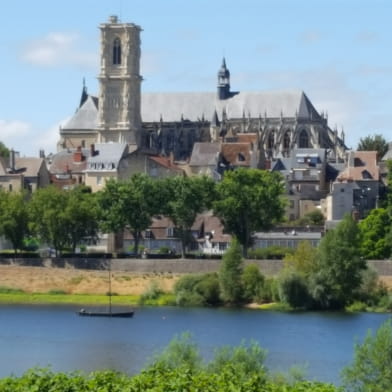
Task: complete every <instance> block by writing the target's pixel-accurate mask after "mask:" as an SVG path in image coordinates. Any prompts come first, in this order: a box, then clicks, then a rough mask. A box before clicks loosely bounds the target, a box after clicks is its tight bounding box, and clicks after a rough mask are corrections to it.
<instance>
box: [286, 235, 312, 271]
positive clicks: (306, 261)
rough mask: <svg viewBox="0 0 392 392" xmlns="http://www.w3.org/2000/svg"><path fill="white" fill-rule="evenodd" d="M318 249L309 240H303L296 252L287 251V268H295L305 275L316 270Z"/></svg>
mask: <svg viewBox="0 0 392 392" xmlns="http://www.w3.org/2000/svg"><path fill="white" fill-rule="evenodd" d="M316 260H317V249H316V248H314V247H313V246H312V244H311V243H310V242H309V241H301V242H300V243H299V244H298V247H297V249H296V250H295V251H294V253H287V254H286V256H285V257H284V259H283V263H284V266H285V268H287V269H293V270H294V271H296V272H298V273H299V274H301V275H303V276H304V277H309V275H310V274H311V273H312V272H313V271H314V270H315V267H316Z"/></svg>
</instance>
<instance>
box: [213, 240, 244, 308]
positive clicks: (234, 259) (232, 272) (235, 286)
mask: <svg viewBox="0 0 392 392" xmlns="http://www.w3.org/2000/svg"><path fill="white" fill-rule="evenodd" d="M242 271H243V259H242V254H241V246H240V244H239V242H238V240H237V239H236V238H235V237H234V238H233V239H232V241H231V244H230V247H229V249H228V250H227V251H226V252H225V254H224V255H223V258H222V262H221V264H220V268H219V274H218V276H219V286H220V292H221V297H222V300H223V301H224V302H226V303H229V304H239V303H241V302H242V300H243V292H244V290H243V285H242Z"/></svg>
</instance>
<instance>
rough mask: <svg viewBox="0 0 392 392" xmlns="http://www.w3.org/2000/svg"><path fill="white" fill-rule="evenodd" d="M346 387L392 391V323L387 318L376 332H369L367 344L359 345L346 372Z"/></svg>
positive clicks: (359, 390) (356, 391)
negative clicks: (373, 333)
mask: <svg viewBox="0 0 392 392" xmlns="http://www.w3.org/2000/svg"><path fill="white" fill-rule="evenodd" d="M342 379H343V384H344V386H345V388H346V389H345V390H347V391H353V392H368V391H371V392H387V391H392V323H391V320H388V321H386V322H385V323H384V324H382V325H381V327H380V328H379V329H378V331H377V332H376V334H375V335H372V333H371V332H370V331H369V332H368V334H367V336H366V338H365V340H364V341H363V343H362V344H361V343H356V344H355V353H354V360H353V362H352V364H350V365H348V366H347V367H346V368H344V370H343V372H342Z"/></svg>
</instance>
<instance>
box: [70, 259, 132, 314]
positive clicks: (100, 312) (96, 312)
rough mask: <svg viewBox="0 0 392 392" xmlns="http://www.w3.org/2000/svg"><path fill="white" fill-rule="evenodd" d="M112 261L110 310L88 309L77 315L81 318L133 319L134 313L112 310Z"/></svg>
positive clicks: (110, 269)
mask: <svg viewBox="0 0 392 392" xmlns="http://www.w3.org/2000/svg"><path fill="white" fill-rule="evenodd" d="M111 265H112V261H111V260H110V259H109V264H108V270H109V295H108V297H109V308H108V310H107V311H90V310H86V309H83V308H82V309H80V310H79V311H78V312H77V314H78V315H79V316H87V317H123V318H130V317H133V314H134V311H133V310H129V311H122V312H119V311H113V309H112V268H111Z"/></svg>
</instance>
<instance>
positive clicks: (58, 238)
mask: <svg viewBox="0 0 392 392" xmlns="http://www.w3.org/2000/svg"><path fill="white" fill-rule="evenodd" d="M67 199H68V194H67V193H66V192H65V191H63V190H60V189H58V188H56V187H54V186H49V187H46V188H41V189H38V190H37V191H36V192H35V193H33V195H32V198H31V201H30V203H29V216H30V224H31V230H32V232H33V233H34V234H36V235H37V236H38V237H39V238H40V240H41V241H42V242H44V243H46V244H47V245H49V246H51V247H53V248H54V250H55V252H56V256H57V255H58V254H59V252H60V251H61V250H62V249H64V248H65V247H66V246H67V245H68V244H69V231H68V230H69V219H68V218H67V216H66V213H65V209H66V206H67Z"/></svg>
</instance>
